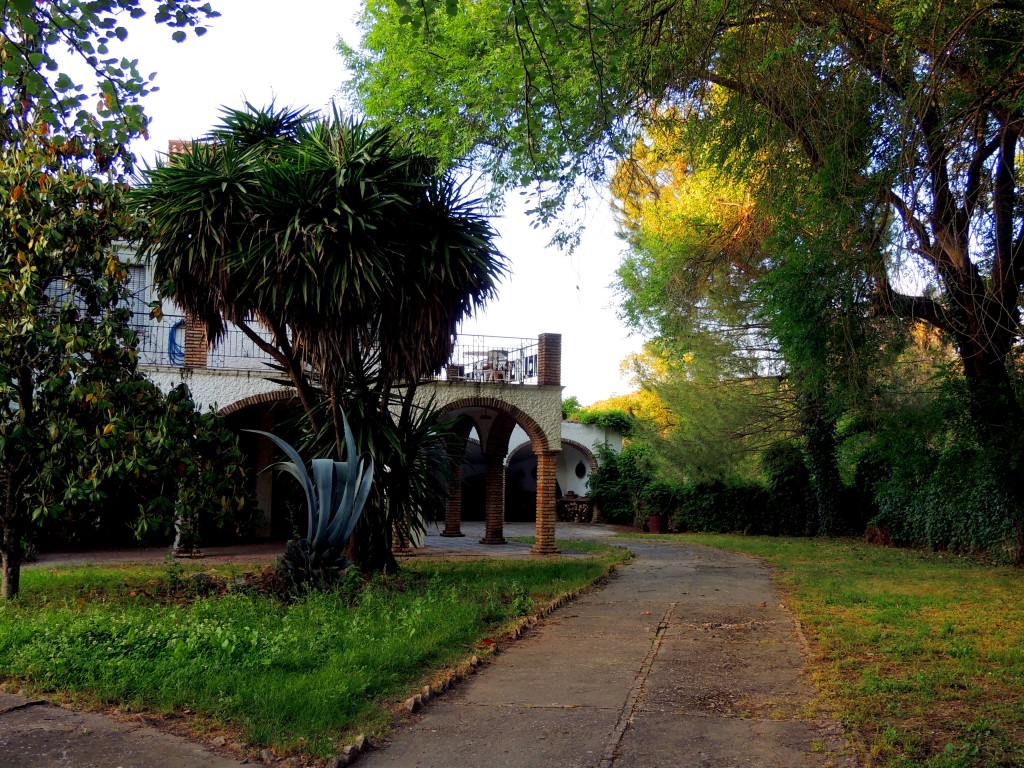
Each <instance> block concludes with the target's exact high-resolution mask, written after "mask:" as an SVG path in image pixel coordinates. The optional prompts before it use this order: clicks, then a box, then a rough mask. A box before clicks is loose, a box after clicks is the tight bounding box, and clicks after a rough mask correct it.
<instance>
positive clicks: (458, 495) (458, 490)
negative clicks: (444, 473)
mask: <svg viewBox="0 0 1024 768" xmlns="http://www.w3.org/2000/svg"><path fill="white" fill-rule="evenodd" d="M441 535H442V536H453V537H454V536H465V535H466V534H464V533H463V532H462V462H461V461H460V462H459V463H458V464H457V465H456V466H455V472H453V473H452V479H451V480H449V481H448V501H447V502H446V503H445V506H444V530H443V531H442V532H441Z"/></svg>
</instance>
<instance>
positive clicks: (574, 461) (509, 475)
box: [505, 435, 597, 520]
mask: <svg viewBox="0 0 1024 768" xmlns="http://www.w3.org/2000/svg"><path fill="white" fill-rule="evenodd" d="M512 442H513V446H514V447H513V448H512V450H511V452H510V453H509V456H508V461H507V463H506V464H507V469H506V481H505V485H506V494H507V502H506V508H507V516H506V519H508V520H532V519H533V516H534V514H535V511H536V507H535V498H536V493H535V490H536V480H535V478H536V473H537V457H536V455H535V454H534V452H533V447H532V445H531V443H530V441H529V440H520V441H517V440H516V435H513V439H512ZM517 442H518V444H516V443H517ZM561 442H562V450H561V451H560V452H559V454H558V460H557V462H556V467H555V498H556V500H560V499H562V498H572V497H573V496H575V497H579V498H585V497H586V495H587V483H588V482H589V480H590V475H591V474H592V473H593V472H594V470H595V469H597V459H596V458H595V457H594V453H593V451H591V450H590V448H588V447H587V446H586V445H584V444H583V443H579V442H576V441H575V440H568V439H566V438H564V437H563V438H562V441H561Z"/></svg>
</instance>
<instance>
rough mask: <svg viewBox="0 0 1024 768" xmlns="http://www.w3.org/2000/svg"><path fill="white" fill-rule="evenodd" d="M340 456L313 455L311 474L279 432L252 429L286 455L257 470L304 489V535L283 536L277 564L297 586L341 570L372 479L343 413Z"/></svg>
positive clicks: (318, 581) (328, 579)
mask: <svg viewBox="0 0 1024 768" xmlns="http://www.w3.org/2000/svg"><path fill="white" fill-rule="evenodd" d="M341 418H342V422H343V424H344V430H345V459H346V460H345V461H334V460H333V459H313V460H312V461H311V462H310V465H311V467H312V470H313V472H312V476H310V473H309V472H308V471H307V470H306V464H305V462H304V461H303V460H302V458H301V457H300V456H299V454H298V452H297V451H296V450H295V449H294V448H292V446H290V445H289V444H288V443H286V442H285V441H284V440H282V439H281V438H279V437H277V436H276V435H273V434H271V433H270V432H263V431H260V430H257V429H250V430H246V431H247V432H252V433H253V434H256V435H262V436H263V437H266V438H268V439H269V440H271V441H273V443H274V444H275V445H276V446H277V447H278V448H280V449H281V450H282V451H284V453H285V455H286V456H287V457H288V458H289V459H291V461H279V462H277V463H275V464H271V465H269V466H267V467H265V468H264V469H263V470H262V471H264V472H266V471H267V470H275V469H278V470H282V471H284V472H287V473H288V474H290V475H291V476H292V477H294V478H295V479H296V480H298V481H299V485H301V486H302V490H303V491H304V492H305V494H306V536H305V537H304V538H302V539H296V540H293V541H290V542H288V546H287V547H286V549H285V554H284V557H283V558H282V564H283V566H284V568H285V570H286V572H287V575H288V578H289V580H290V581H291V582H292V583H293V584H294V585H295V586H297V587H308V586H312V585H317V584H330V583H333V582H334V581H335V579H336V578H337V576H338V575H339V574H340V573H341V572H342V571H343V570H344V568H345V566H346V564H347V562H346V558H345V546H346V543H347V542H348V539H349V537H350V536H351V535H352V531H354V530H355V527H356V523H358V522H359V517H360V515H361V514H362V512H363V507H364V506H365V504H366V499H367V497H368V496H369V494H370V488H371V486H372V485H373V458H372V457H371V456H370V455H369V454H366V453H364V454H361V455H359V454H357V453H356V443H355V438H353V436H352V429H351V427H349V424H348V419H347V418H346V417H345V414H344V413H342V414H341Z"/></svg>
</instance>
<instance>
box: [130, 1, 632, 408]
mask: <svg viewBox="0 0 1024 768" xmlns="http://www.w3.org/2000/svg"><path fill="white" fill-rule="evenodd" d="M214 6H215V7H216V8H217V9H218V10H219V11H220V12H221V14H222V15H221V17H220V18H218V19H216V20H214V21H213V22H211V24H210V31H209V32H208V33H207V34H206V35H205V36H204V37H201V38H195V37H192V36H190V38H189V40H188V41H187V42H186V43H183V44H181V45H177V44H175V43H173V42H171V41H170V34H169V32H168V31H167V30H165V29H159V30H157V29H156V28H155V27H154V25H152V24H151V23H150V24H146V25H144V26H141V27H140V26H137V25H133V26H132V32H131V36H130V37H129V39H128V42H127V44H126V46H125V48H124V50H123V54H124V55H127V56H129V57H131V58H138V59H139V69H140V71H142V72H144V73H148V72H153V71H155V72H157V73H158V75H157V81H156V83H157V85H158V86H159V87H160V91H159V92H157V93H154V94H152V95H151V96H150V97H149V98H148V99H147V101H146V109H147V112H148V113H149V115H150V116H151V117H152V120H153V121H152V124H151V126H150V129H151V130H150V134H151V138H150V141H148V142H142V143H140V144H138V145H136V152H137V153H138V154H139V155H140V156H141V157H143V158H147V157H148V158H152V157H153V156H154V154H155V153H156V152H162V151H164V150H165V149H166V147H167V141H168V140H169V139H179V138H181V139H188V138H193V137H196V136H199V135H202V134H203V133H205V132H206V131H207V130H208V129H209V127H210V126H211V124H213V123H214V122H215V121H216V119H217V113H218V109H219V107H220V106H222V105H229V106H240V105H241V104H242V102H243V101H246V100H247V101H249V102H251V103H253V104H256V105H264V104H266V103H269V101H270V100H271V99H276V102H277V105H278V106H309V107H311V108H314V109H318V108H321V107H323V106H325V105H327V104H328V103H329V102H330V100H331V99H332V97H333V96H334V95H335V94H336V92H337V90H338V87H339V85H340V84H341V83H342V82H343V81H344V79H345V77H346V73H345V71H344V68H343V67H342V64H341V59H340V58H339V56H338V55H337V53H336V52H335V43H336V41H337V39H338V37H339V36H342V37H344V38H345V40H347V41H348V42H350V43H356V42H357V41H358V38H359V32H358V29H357V28H356V26H355V23H354V20H355V17H356V15H357V14H358V11H359V3H358V2H355V0H289V1H288V2H287V3H282V2H274V0H218V1H217V2H214ZM522 208H523V205H522V203H521V200H520V197H519V196H518V195H513V196H512V197H511V198H510V200H509V205H508V206H507V210H506V213H505V214H504V215H503V216H502V217H501V218H500V219H497V220H496V221H495V222H494V223H495V228H496V229H497V230H498V232H499V233H500V235H501V240H500V247H501V249H502V251H503V253H505V254H506V256H508V257H509V259H510V261H511V265H512V275H511V277H510V278H509V279H507V280H506V282H505V283H504V284H503V286H502V288H501V291H500V293H499V296H498V298H497V299H496V300H495V301H494V302H492V304H491V305H490V306H489V307H488V309H487V310H486V312H485V313H484V314H483V315H481V316H479V317H477V318H474V319H473V320H472V321H470V322H467V323H466V324H465V325H464V326H463V332H465V333H480V334H489V335H496V336H521V337H536V336H537V335H538V334H540V333H561V334H562V382H563V384H564V385H565V394H566V395H576V396H577V397H578V398H579V399H580V401H581V402H582V403H585V404H586V403H591V402H593V401H595V400H600V399H603V398H605V397H608V396H610V395H612V394H624V393H625V392H627V391H629V389H630V386H629V383H628V381H626V380H624V379H622V378H621V377H620V374H619V364H620V362H621V361H622V359H623V358H625V357H626V355H628V354H629V353H630V352H632V351H636V350H638V349H639V347H640V343H641V342H640V340H639V339H637V338H635V337H633V338H630V337H628V335H627V332H626V330H625V329H624V328H623V326H622V324H621V323H620V322H619V321H618V319H617V317H616V311H615V297H614V295H613V293H612V291H611V290H610V288H609V285H610V284H611V282H612V280H613V273H614V270H615V268H616V266H617V264H618V261H619V257H620V252H621V250H622V247H623V244H622V243H621V241H619V240H618V239H617V238H616V237H615V225H614V222H613V221H612V217H611V214H610V212H609V209H608V207H607V205H606V204H602V203H599V202H598V203H595V204H594V205H593V206H592V211H591V214H590V218H589V220H588V225H587V229H586V232H585V234H584V239H583V244H582V247H581V248H580V249H579V250H578V251H577V252H576V253H575V254H573V255H572V256H569V255H566V254H564V253H561V252H559V251H558V250H556V249H553V248H549V247H547V242H548V240H549V238H550V235H551V233H550V232H547V231H545V230H537V229H533V228H532V227H531V226H530V222H529V220H528V219H527V218H526V217H525V216H524V215H523V213H522Z"/></svg>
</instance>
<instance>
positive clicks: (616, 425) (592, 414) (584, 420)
mask: <svg viewBox="0 0 1024 768" xmlns="http://www.w3.org/2000/svg"><path fill="white" fill-rule="evenodd" d="M576 421H578V422H579V423H580V424H588V425H590V426H594V427H601V428H602V429H607V430H611V431H614V432H618V433H619V434H620V435H622V436H623V437H629V436H630V435H631V434H633V429H634V428H635V427H636V419H635V418H634V417H633V414H631V413H629V412H628V411H623V410H619V409H616V408H609V409H601V410H598V409H594V408H580V409H578V410H577V411H576Z"/></svg>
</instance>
